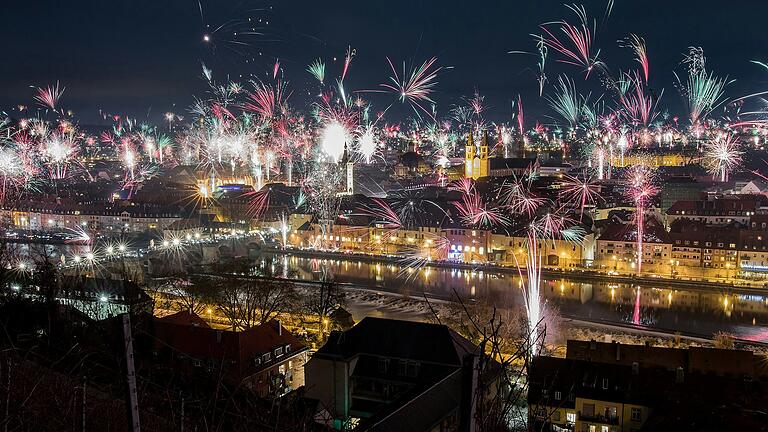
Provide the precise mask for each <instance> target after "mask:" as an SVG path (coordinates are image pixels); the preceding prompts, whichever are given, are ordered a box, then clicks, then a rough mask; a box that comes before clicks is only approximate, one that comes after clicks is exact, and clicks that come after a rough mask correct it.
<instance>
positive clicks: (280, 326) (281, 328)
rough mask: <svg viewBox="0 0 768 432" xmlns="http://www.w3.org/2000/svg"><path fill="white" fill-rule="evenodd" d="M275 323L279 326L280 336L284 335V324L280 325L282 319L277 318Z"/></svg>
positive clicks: (278, 333)
mask: <svg viewBox="0 0 768 432" xmlns="http://www.w3.org/2000/svg"><path fill="white" fill-rule="evenodd" d="M275 325H276V326H277V335H278V336H282V335H283V326H282V325H280V320H279V319H276V320H275Z"/></svg>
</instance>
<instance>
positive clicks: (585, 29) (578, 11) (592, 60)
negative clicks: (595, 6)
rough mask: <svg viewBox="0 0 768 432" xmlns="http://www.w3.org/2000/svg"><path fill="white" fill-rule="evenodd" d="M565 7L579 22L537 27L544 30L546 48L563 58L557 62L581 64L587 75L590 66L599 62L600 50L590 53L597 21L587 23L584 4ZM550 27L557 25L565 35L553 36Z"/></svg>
mask: <svg viewBox="0 0 768 432" xmlns="http://www.w3.org/2000/svg"><path fill="white" fill-rule="evenodd" d="M566 7H568V9H570V10H571V11H572V12H573V13H574V14H575V15H576V16H577V18H578V19H579V21H580V22H579V24H577V25H573V24H570V23H568V22H567V21H565V20H562V21H555V22H550V23H544V24H541V25H540V26H539V28H540V29H541V30H542V31H543V32H544V34H542V36H541V38H542V42H543V44H544V45H545V46H547V47H548V48H551V49H553V50H555V51H557V52H558V53H560V55H562V57H563V58H561V59H558V60H557V61H558V62H561V63H566V64H570V65H574V66H581V67H583V68H584V69H585V71H586V76H587V77H589V74H590V72H591V71H592V68H593V67H595V66H596V65H599V64H600V62H599V61H598V60H597V57H598V55H599V54H600V51H599V50H598V51H597V52H596V53H595V54H594V55H592V43H593V39H594V33H595V27H596V25H597V23H596V22H595V21H594V20H592V25H591V26H590V25H589V24H588V23H589V21H590V20H589V18H588V17H587V11H586V9H584V6H580V5H566ZM551 27H557V30H560V32H561V33H563V35H564V36H565V37H564V38H563V37H558V36H555V33H554V32H553V30H551V29H550V28H551Z"/></svg>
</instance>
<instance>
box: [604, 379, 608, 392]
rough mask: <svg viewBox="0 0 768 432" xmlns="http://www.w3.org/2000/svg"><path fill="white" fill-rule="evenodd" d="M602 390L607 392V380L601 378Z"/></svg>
mask: <svg viewBox="0 0 768 432" xmlns="http://www.w3.org/2000/svg"><path fill="white" fill-rule="evenodd" d="M603 390H608V378H603Z"/></svg>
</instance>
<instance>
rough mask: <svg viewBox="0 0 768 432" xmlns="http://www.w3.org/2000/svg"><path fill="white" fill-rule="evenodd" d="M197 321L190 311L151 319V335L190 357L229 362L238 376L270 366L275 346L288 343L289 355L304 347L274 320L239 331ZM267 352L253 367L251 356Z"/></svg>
mask: <svg viewBox="0 0 768 432" xmlns="http://www.w3.org/2000/svg"><path fill="white" fill-rule="evenodd" d="M200 321H203V320H202V318H200V317H199V316H197V315H195V314H194V313H191V312H179V313H177V314H174V315H172V316H170V317H165V318H155V320H154V331H155V337H156V338H157V340H159V341H161V345H163V346H168V347H171V348H172V349H173V350H174V351H177V352H182V353H184V354H186V355H188V356H190V357H194V358H198V359H211V360H214V361H224V360H226V361H230V362H233V363H234V364H235V368H236V369H237V370H238V372H239V375H240V377H247V376H249V375H251V374H253V373H254V372H256V371H258V370H259V369H261V368H264V367H268V366H271V365H272V364H273V363H272V362H274V360H275V356H274V355H272V354H273V352H274V350H275V349H277V348H281V347H285V346H286V345H290V355H293V354H294V353H297V352H301V351H304V350H306V346H305V345H304V344H303V343H301V341H299V340H298V339H297V338H296V337H295V336H293V335H292V334H291V332H289V331H288V330H286V329H284V328H282V326H281V325H280V322H279V321H277V320H272V321H269V322H267V323H264V324H262V325H258V326H254V327H251V328H249V329H247V330H244V331H241V332H234V331H228V330H217V329H213V328H211V327H210V326H208V325H207V324H206V325H204V326H202V325H196V323H200ZM267 353H270V354H271V356H270V361H269V362H266V363H264V362H262V363H261V364H260V365H258V366H257V365H256V363H255V362H254V359H255V358H257V357H260V356H262V355H264V354H267Z"/></svg>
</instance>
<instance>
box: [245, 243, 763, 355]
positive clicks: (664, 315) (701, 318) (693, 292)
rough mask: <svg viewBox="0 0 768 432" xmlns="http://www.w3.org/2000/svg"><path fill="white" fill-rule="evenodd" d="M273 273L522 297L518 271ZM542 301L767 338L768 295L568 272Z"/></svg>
mask: <svg viewBox="0 0 768 432" xmlns="http://www.w3.org/2000/svg"><path fill="white" fill-rule="evenodd" d="M256 264H257V267H262V268H263V269H264V270H268V271H269V272H270V273H272V274H275V275H282V276H284V277H288V278H295V279H298V280H307V281H308V280H320V279H321V278H323V277H328V276H332V277H333V278H334V280H335V281H337V282H339V283H346V284H351V285H355V286H358V287H360V288H368V289H373V290H377V291H384V292H390V293H398V294H403V295H412V296H416V297H421V296H422V295H423V294H426V295H427V296H429V297H432V298H438V299H450V298H452V297H453V298H455V296H456V295H457V294H458V295H460V296H462V297H464V298H469V299H472V298H488V299H491V300H492V301H494V302H495V303H496V304H499V305H502V306H519V305H521V304H522V303H523V296H522V290H521V287H520V286H521V281H520V277H519V276H518V275H516V274H515V273H512V272H509V273H508V272H498V271H483V270H481V269H476V270H471V269H452V268H444V267H430V266H426V267H422V268H420V269H409V268H407V267H404V266H400V265H396V264H392V263H386V262H381V263H376V262H366V261H360V260H356V259H355V258H349V259H326V258H311V257H304V256H296V255H278V256H276V255H268V254H265V255H263V256H262V257H260V258H259V259H258V260H257V263H256ZM541 291H542V298H543V301H545V302H548V303H551V304H554V305H557V307H558V308H559V310H560V314H561V315H562V316H563V317H566V318H572V319H578V320H584V321H590V322H598V323H604V324H612V325H622V326H633V327H638V328H643V329H647V330H659V331H664V332H676V331H679V332H681V333H683V334H686V335H690V336H700V337H711V336H712V335H713V334H714V333H716V332H718V331H723V332H727V333H730V334H732V335H734V336H735V337H737V338H739V339H744V340H749V341H755V342H763V343H768V293H766V294H765V295H763V294H755V293H751V292H740V291H734V290H732V289H730V288H728V287H723V288H722V290H719V291H712V290H711V289H710V290H697V289H671V288H669V287H665V286H664V283H663V281H660V282H659V283H658V285H653V284H643V285H642V286H638V285H630V284H620V283H610V282H606V281H595V282H582V281H574V280H569V279H567V278H558V279H545V280H543V281H542V287H541Z"/></svg>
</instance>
